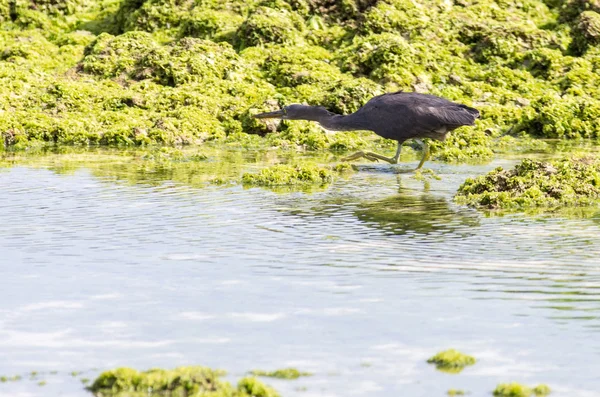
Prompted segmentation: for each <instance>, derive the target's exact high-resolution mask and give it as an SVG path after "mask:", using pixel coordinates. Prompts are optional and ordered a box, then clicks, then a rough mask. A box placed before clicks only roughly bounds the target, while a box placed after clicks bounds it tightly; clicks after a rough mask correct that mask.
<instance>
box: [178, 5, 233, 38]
mask: <svg viewBox="0 0 600 397" xmlns="http://www.w3.org/2000/svg"><path fill="white" fill-rule="evenodd" d="M243 22H244V17H242V16H241V15H239V14H236V13H233V12H231V11H228V10H225V11H217V10H210V9H204V8H195V9H194V10H193V11H192V12H191V13H190V15H189V16H188V17H187V18H186V19H185V22H183V24H182V26H181V34H182V35H183V36H191V37H197V38H200V39H211V40H214V41H228V42H233V40H234V36H235V32H236V30H237V29H238V28H239V27H240V25H241V24H242V23H243Z"/></svg>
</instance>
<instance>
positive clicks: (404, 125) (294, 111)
mask: <svg viewBox="0 0 600 397" xmlns="http://www.w3.org/2000/svg"><path fill="white" fill-rule="evenodd" d="M254 117H256V118H259V119H266V118H279V119H285V120H311V121H316V122H318V123H319V124H321V125H322V126H323V127H324V128H325V129H328V130H333V131H354V130H369V131H373V132H375V133H376V134H377V135H379V136H382V137H384V138H388V139H393V140H395V141H398V149H397V150H396V155H395V156H394V157H385V156H382V155H380V154H377V153H373V152H364V151H360V152H356V153H354V154H353V155H351V156H348V157H345V158H343V160H344V161H349V160H356V159H359V158H361V157H364V158H366V159H368V160H371V161H378V160H383V161H387V162H389V163H391V164H398V160H399V159H400V150H401V149H402V144H403V143H404V142H405V141H407V140H409V139H414V140H416V141H418V142H419V143H420V144H421V145H422V146H423V158H422V159H421V162H420V163H419V165H418V166H417V168H416V170H418V169H419V168H421V167H422V166H423V163H424V162H425V161H426V160H427V158H428V157H429V146H428V145H427V144H426V143H424V142H423V141H422V140H421V138H431V139H436V140H439V141H443V140H445V139H446V137H447V136H448V133H449V132H450V131H452V130H455V129H456V128H458V127H462V126H463V125H474V124H475V119H476V118H478V117H479V111H477V109H473V108H471V107H468V106H465V105H461V104H459V103H454V102H450V101H449V100H447V99H444V98H440V97H437V96H434V95H427V94H419V93H416V92H402V91H398V92H392V93H387V94H383V95H378V96H376V97H374V98H371V100H369V102H367V103H366V104H365V105H364V106H363V107H361V108H360V109H358V110H357V111H356V112H354V113H352V114H349V115H340V114H335V113H331V112H329V111H328V110H327V109H325V108H324V107H322V106H306V105H290V106H286V107H284V108H283V109H281V110H277V111H274V112H267V113H260V114H257V115H255V116H254Z"/></svg>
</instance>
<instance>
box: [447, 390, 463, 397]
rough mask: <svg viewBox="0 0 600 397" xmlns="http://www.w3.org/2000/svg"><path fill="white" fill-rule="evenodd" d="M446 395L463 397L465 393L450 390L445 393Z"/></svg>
mask: <svg viewBox="0 0 600 397" xmlns="http://www.w3.org/2000/svg"><path fill="white" fill-rule="evenodd" d="M446 394H447V395H449V396H464V395H465V391H464V390H460V389H450V390H448V391H447V392H446Z"/></svg>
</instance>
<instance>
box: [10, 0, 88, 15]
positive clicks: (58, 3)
mask: <svg viewBox="0 0 600 397" xmlns="http://www.w3.org/2000/svg"><path fill="white" fill-rule="evenodd" d="M14 3H15V4H17V5H19V6H21V7H23V6H27V7H29V8H30V9H32V10H36V11H41V12H44V13H47V14H62V15H68V14H74V13H75V12H77V11H78V10H80V9H81V8H82V7H83V6H84V4H85V0H24V1H23V0H21V1H19V0H16V1H14Z"/></svg>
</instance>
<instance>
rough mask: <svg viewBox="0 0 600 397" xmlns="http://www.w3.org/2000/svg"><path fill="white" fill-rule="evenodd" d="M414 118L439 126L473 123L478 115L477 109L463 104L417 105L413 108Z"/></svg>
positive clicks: (457, 125)
mask: <svg viewBox="0 0 600 397" xmlns="http://www.w3.org/2000/svg"><path fill="white" fill-rule="evenodd" d="M413 111H414V112H415V118H416V119H417V120H418V121H420V122H421V123H422V124H427V125H430V126H431V127H433V128H436V127H441V126H450V127H460V126H462V125H474V124H475V119H476V118H478V117H479V111H477V109H473V108H470V107H468V106H465V105H455V106H441V107H435V106H419V107H416V108H414V109H413Z"/></svg>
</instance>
